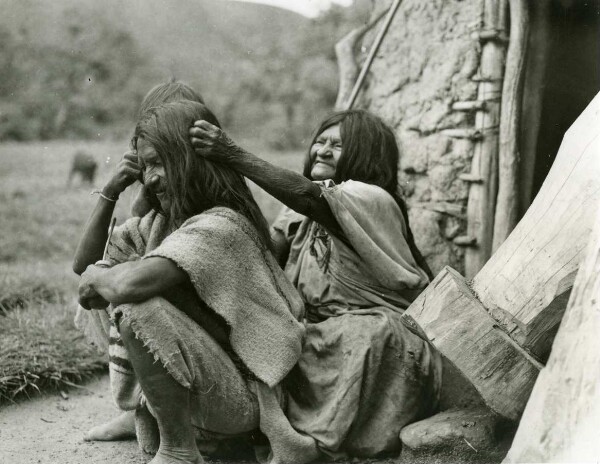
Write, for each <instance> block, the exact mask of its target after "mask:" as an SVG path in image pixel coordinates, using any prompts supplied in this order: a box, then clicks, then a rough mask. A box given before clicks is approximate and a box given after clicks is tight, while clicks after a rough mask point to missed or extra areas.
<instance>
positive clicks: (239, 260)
mask: <svg viewBox="0 0 600 464" xmlns="http://www.w3.org/2000/svg"><path fill="white" fill-rule="evenodd" d="M197 119H205V120H209V121H211V123H212V124H215V125H218V122H217V121H216V118H215V117H214V115H212V113H210V111H209V110H208V109H207V108H206V107H205V106H203V105H202V104H200V103H195V102H189V101H183V102H175V103H168V104H165V105H162V106H159V107H157V108H153V109H151V110H150V111H148V112H147V113H146V114H145V115H144V116H142V118H141V120H140V122H139V123H138V125H137V127H136V131H135V136H134V139H133V143H132V145H133V148H134V151H132V152H131V153H129V154H127V155H126V156H125V157H124V159H123V161H122V162H121V163H120V165H119V167H118V168H117V169H118V170H117V173H116V174H115V176H113V178H112V179H111V180H110V181H109V183H108V184H107V185H106V186H105V188H104V189H103V191H102V193H101V198H100V199H99V202H98V204H97V206H96V208H95V210H94V212H93V213H92V216H91V218H90V220H89V221H88V224H87V226H86V229H85V231H84V234H83V237H82V239H81V242H80V244H79V247H78V250H77V252H76V257H75V264H74V269H75V271H76V272H78V273H80V274H81V281H80V285H79V298H80V304H81V305H82V306H83V307H85V308H87V309H92V313H94V312H96V313H98V314H103V315H104V317H106V316H108V317H109V318H110V328H109V331H110V346H109V355H110V356H109V360H110V375H111V388H112V390H113V396H114V398H115V400H116V402H117V404H118V406H119V407H120V408H121V409H123V410H137V411H147V412H149V414H146V416H147V417H152V418H154V419H155V420H156V424H157V426H158V433H159V438H160V446H159V448H158V452H157V454H156V456H155V458H154V459H153V460H152V463H154V464H159V463H167V462H169V463H172V462H188V463H198V462H202V457H201V455H200V453H199V451H198V448H197V446H196V440H197V439H219V438H232V437H235V436H237V435H244V434H247V433H249V432H252V431H253V430H256V429H258V428H259V426H260V417H261V413H262V410H263V409H264V407H265V406H264V405H262V406H261V404H259V403H260V401H259V398H262V400H261V401H263V403H265V402H266V403H265V404H266V408H267V409H269V410H275V414H276V416H275V417H278V416H279V415H280V412H279V405H278V404H276V403H277V398H278V397H279V396H278V391H279V387H278V384H279V382H280V381H281V380H282V379H283V378H284V377H285V376H286V374H287V373H288V372H289V371H290V369H291V368H292V367H293V366H294V364H295V363H296V361H297V360H298V358H299V356H300V352H301V339H302V334H303V326H302V325H301V324H300V323H299V322H298V318H299V317H300V315H301V311H302V303H301V300H300V298H299V296H298V294H297V293H296V291H295V290H294V288H293V286H292V285H291V284H290V283H289V281H288V280H286V278H285V276H284V274H283V272H282V271H281V270H280V268H279V267H278V265H277V262H276V261H275V259H274V258H273V256H272V254H271V252H270V240H269V234H268V230H267V225H266V222H265V220H264V218H263V216H262V214H261V212H260V210H259V208H258V206H257V204H256V202H255V201H254V199H253V198H252V195H251V193H250V191H249V189H248V187H247V185H246V184H245V181H244V178H243V177H242V176H241V175H240V174H237V173H236V172H235V171H233V170H231V169H229V168H227V167H224V166H220V165H217V164H212V163H211V162H209V161H205V160H203V159H201V158H200V157H198V156H195V154H194V152H193V148H192V147H191V145H190V143H189V141H188V136H187V132H188V129H189V126H190V125H191V124H192V122H193V121H194V120H197ZM136 158H137V159H136ZM140 174H141V177H142V179H143V181H144V183H145V185H146V187H147V188H148V189H149V190H150V191H151V192H152V194H153V195H154V197H155V201H154V204H155V206H154V208H153V209H152V211H150V212H149V213H148V214H147V215H146V216H144V217H142V218H131V219H129V220H128V221H126V222H125V223H124V224H123V225H121V226H119V227H117V228H116V229H115V231H114V233H113V235H112V237H111V240H110V245H109V247H108V252H107V261H108V262H109V263H110V264H109V265H110V267H103V266H100V265H94V264H93V263H95V262H96V261H98V260H99V259H101V258H102V251H103V245H104V242H105V241H106V238H107V229H108V224H109V222H110V218H111V216H112V212H113V209H114V204H115V202H116V201H117V198H118V196H119V194H120V193H121V192H122V191H123V190H124V189H125V188H126V187H127V186H128V185H130V184H131V183H133V182H134V181H135V180H136V179H137V178H138V177H140ZM99 320H102V318H99ZM146 416H144V414H140V416H139V417H146ZM267 435H268V433H267Z"/></svg>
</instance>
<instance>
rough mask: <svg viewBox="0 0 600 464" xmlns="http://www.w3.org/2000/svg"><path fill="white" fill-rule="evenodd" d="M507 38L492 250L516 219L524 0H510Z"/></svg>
mask: <svg viewBox="0 0 600 464" xmlns="http://www.w3.org/2000/svg"><path fill="white" fill-rule="evenodd" d="M509 5H510V42H509V46H508V52H507V54H506V69H505V71H504V83H503V86H502V104H501V111H500V140H499V143H500V146H499V153H498V160H499V162H498V198H497V200H496V217H495V218H494V238H493V242H492V251H496V250H497V249H498V247H499V246H500V245H502V243H503V242H504V240H506V238H507V237H508V235H509V234H510V232H511V231H512V230H513V229H514V228H515V226H516V225H517V222H518V221H519V183H518V179H519V127H520V122H521V100H522V95H523V82H524V80H525V79H524V78H525V64H526V61H525V58H526V55H527V39H528V36H529V9H528V8H529V7H528V5H527V0H509Z"/></svg>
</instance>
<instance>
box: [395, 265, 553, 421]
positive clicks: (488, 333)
mask: <svg viewBox="0 0 600 464" xmlns="http://www.w3.org/2000/svg"><path fill="white" fill-rule="evenodd" d="M403 317H404V318H406V319H408V320H409V321H410V320H411V319H412V320H413V321H415V322H416V323H417V324H418V325H419V326H420V327H421V328H422V329H423V330H424V331H425V333H426V334H427V336H428V338H429V339H430V340H431V341H432V342H433V344H434V345H435V346H436V347H437V349H438V350H440V352H441V353H442V354H443V355H444V356H445V357H446V358H447V359H448V360H449V361H450V363H451V364H452V365H453V366H454V367H456V368H457V369H458V370H459V371H460V372H461V373H463V374H465V376H466V377H467V379H469V380H470V381H471V382H473V385H474V386H475V388H476V389H477V391H478V392H479V394H480V395H481V397H482V398H483V400H484V401H485V402H486V404H487V405H488V406H489V407H490V408H491V409H493V410H494V411H495V412H497V413H498V414H500V415H502V416H504V417H507V418H509V419H511V420H517V419H518V418H519V416H520V414H521V412H522V411H523V409H524V408H525V404H526V403H527V399H528V398H529V394H530V393H531V388H532V387H533V383H534V382H535V379H536V378H537V376H538V373H539V370H540V369H541V367H542V366H541V364H540V363H538V362H537V361H535V360H534V359H532V358H531V357H530V356H529V355H528V354H527V353H526V352H525V351H524V350H523V349H522V348H520V347H519V346H518V345H517V344H516V343H515V342H514V341H513V340H511V339H510V338H509V337H508V336H507V335H506V334H505V333H504V332H503V331H502V330H500V329H498V326H497V324H496V321H494V319H492V317H490V315H489V314H488V313H487V311H486V309H485V307H484V306H483V305H482V304H481V303H480V302H479V301H478V300H477V298H476V297H475V295H474V294H473V292H472V291H471V290H470V289H469V287H468V286H467V283H466V281H465V279H464V277H463V276H461V275H460V274H459V273H458V272H456V271H455V270H454V269H451V268H449V267H446V268H444V269H443V270H442V271H441V272H440V273H439V274H438V275H437V277H436V278H435V279H434V280H433V282H432V283H431V284H430V285H429V287H427V289H426V290H425V291H424V292H423V293H422V294H421V295H420V296H419V297H418V298H417V299H416V300H415V301H414V302H413V304H411V305H410V307H409V308H408V310H407V311H406V313H404V316H403Z"/></svg>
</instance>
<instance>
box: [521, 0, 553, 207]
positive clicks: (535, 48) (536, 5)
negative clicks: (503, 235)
mask: <svg viewBox="0 0 600 464" xmlns="http://www.w3.org/2000/svg"><path fill="white" fill-rule="evenodd" d="M529 6H530V13H531V14H530V20H529V22H530V34H529V45H528V53H527V66H526V68H527V71H526V73H525V84H524V85H525V88H524V90H523V104H522V105H521V106H522V109H521V111H522V116H521V121H523V122H524V124H521V129H520V133H521V160H520V162H519V166H520V167H519V172H520V175H519V195H520V197H521V200H520V206H519V214H520V215H523V214H524V213H525V211H526V210H527V208H529V205H530V204H531V201H532V200H533V177H534V169H535V163H536V155H537V138H538V133H539V130H540V120H541V115H542V100H543V94H544V81H545V78H546V68H547V64H548V53H549V51H550V45H549V44H550V0H540V1H537V2H530V3H529Z"/></svg>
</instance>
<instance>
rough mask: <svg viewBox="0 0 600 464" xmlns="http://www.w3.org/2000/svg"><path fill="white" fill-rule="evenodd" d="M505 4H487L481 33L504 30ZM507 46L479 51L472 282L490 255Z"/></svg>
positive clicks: (491, 0)
mask: <svg viewBox="0 0 600 464" xmlns="http://www.w3.org/2000/svg"><path fill="white" fill-rule="evenodd" d="M505 4H506V3H505V1H504V0H502V1H498V0H486V1H485V3H484V20H483V24H482V30H483V31H487V30H496V31H502V30H503V29H504V24H503V19H502V18H503V15H502V8H503V7H504V6H505ZM505 54H506V44H505V43H504V42H503V41H498V40H485V41H484V42H483V43H482V49H481V64H480V68H479V81H480V82H479V88H478V91H477V101H481V102H485V103H484V107H483V108H481V109H479V110H477V111H476V113H475V129H476V130H478V131H479V132H480V133H482V134H484V137H483V138H481V139H480V140H476V141H474V142H473V144H474V148H473V153H474V155H473V159H472V161H471V173H470V174H471V175H472V176H473V177H476V178H479V179H483V181H482V182H480V183H471V184H470V185H469V200H468V203H467V232H466V236H469V237H474V239H475V243H474V245H473V246H469V247H468V248H466V250H465V275H466V276H467V278H469V279H470V278H472V277H473V276H474V275H475V274H476V273H477V272H478V271H479V270H480V269H481V268H482V267H483V265H484V264H485V263H486V261H487V260H488V259H489V257H490V256H491V254H492V239H493V233H494V211H495V210H496V195H497V186H498V184H497V178H498V172H497V169H498V165H497V161H498V131H497V129H498V126H499V124H500V95H501V90H502V77H503V75H504V58H505Z"/></svg>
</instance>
